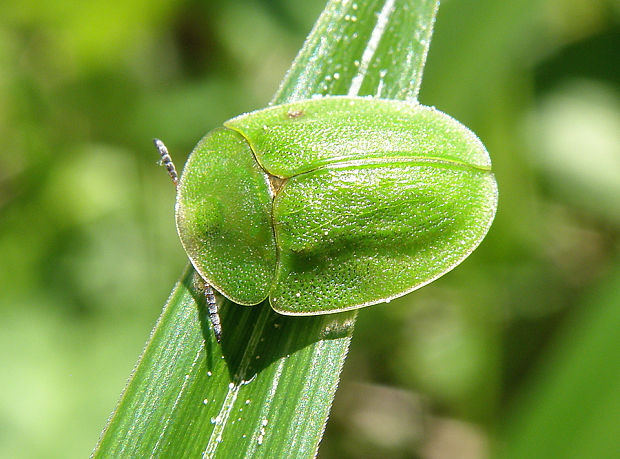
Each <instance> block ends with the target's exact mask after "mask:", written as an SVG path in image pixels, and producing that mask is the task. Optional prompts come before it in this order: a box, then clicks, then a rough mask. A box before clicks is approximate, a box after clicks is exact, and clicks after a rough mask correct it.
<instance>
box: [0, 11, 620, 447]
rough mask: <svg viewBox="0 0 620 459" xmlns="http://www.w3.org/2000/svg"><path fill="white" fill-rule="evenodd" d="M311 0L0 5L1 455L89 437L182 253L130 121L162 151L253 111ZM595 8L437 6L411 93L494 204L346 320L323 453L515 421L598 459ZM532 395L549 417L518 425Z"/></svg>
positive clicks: (611, 114) (611, 24) (613, 29)
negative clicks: (486, 157) (447, 124)
mask: <svg viewBox="0 0 620 459" xmlns="http://www.w3.org/2000/svg"><path fill="white" fill-rule="evenodd" d="M324 3H325V2H324V1H323V0H314V1H306V2H290V1H285V0H275V1H266V0H234V1H226V2H217V3H216V2H204V1H199V0H190V1H186V2H173V1H170V0H168V1H155V2H149V3H148V4H146V3H144V2H142V1H135V0H124V1H122V2H119V1H116V2H112V3H111V2H110V1H103V0H94V1H91V2H83V3H80V4H78V2H75V1H69V0H58V1H55V2H34V1H18V2H11V1H8V2H0V64H1V69H2V70H0V139H2V148H1V149H0V162H1V164H2V167H0V291H2V294H1V295H0V317H1V319H2V320H1V321H0V361H1V362H2V372H1V374H2V375H1V376H0V420H1V422H2V429H0V456H2V457H15V458H19V457H59V458H66V457H84V456H85V455H87V454H88V453H89V452H90V451H91V449H92V446H93V440H94V439H95V438H96V437H97V435H98V434H99V432H101V429H102V428H103V426H104V423H105V419H106V416H107V415H108V414H109V412H110V408H111V407H112V406H114V404H115V403H116V402H117V400H118V394H119V393H120V392H121V391H122V388H123V386H124V385H125V382H126V378H127V375H128V374H129V373H130V372H131V369H132V368H133V366H134V365H135V360H136V356H137V355H138V354H139V353H140V351H141V349H142V348H143V346H144V338H145V334H146V333H148V330H150V329H151V328H152V325H153V323H154V322H155V320H156V318H157V315H158V314H159V312H160V311H159V306H158V305H161V304H162V303H163V300H164V299H165V298H166V297H167V295H168V294H169V291H170V287H171V279H175V278H177V276H178V275H179V273H180V272H181V271H182V270H183V266H184V265H185V263H186V261H185V260H186V257H185V254H184V252H183V250H182V248H181V246H180V244H179V242H178V237H177V235H176V231H175V228H174V222H173V219H172V214H171V212H172V210H171V209H172V208H173V205H174V192H173V190H172V187H171V185H170V183H169V180H168V178H167V177H166V176H165V173H163V172H162V170H161V169H160V168H158V167H157V166H156V158H155V157H154V155H155V152H154V151H153V146H152V143H151V139H152V138H153V137H159V138H162V139H164V140H165V141H166V144H167V145H168V147H169V148H170V150H171V151H172V152H173V153H175V160H176V161H177V162H182V161H183V159H184V158H183V155H182V154H180V153H178V152H189V151H190V150H191V148H192V147H193V146H194V144H195V143H196V141H197V140H198V139H199V138H200V137H201V136H202V135H204V133H205V132H206V131H207V130H208V129H210V128H211V127H214V126H219V125H221V123H222V121H223V120H226V119H229V118H231V117H233V116H235V115H237V114H239V113H242V112H244V111H247V110H251V109H254V108H260V107H263V106H265V101H267V100H269V99H270V98H271V96H272V94H273V93H274V91H275V90H276V86H277V82H278V81H279V80H280V79H281V78H282V75H283V74H284V72H285V71H286V69H287V68H288V67H289V65H290V61H291V58H292V57H293V56H294V55H295V53H296V51H297V50H298V49H299V48H300V46H301V44H302V42H303V39H304V37H305V36H306V35H307V33H308V31H309V30H310V28H311V27H312V23H313V22H314V20H315V19H316V17H317V16H318V14H319V13H320V11H321V9H322V8H323V7H324ZM357 3H358V4H359V7H360V8H362V3H363V2H361V1H359V2H357ZM619 18H620V10H619V8H618V2H616V1H614V0H595V1H592V0H570V1H564V0H543V1H534V0H515V1H511V2H506V1H504V2H498V1H496V0H478V1H476V2H468V3H467V6H464V2H456V1H451V2H448V1H445V2H442V5H441V9H440V13H439V15H438V17H437V23H436V26H435V32H434V35H433V42H432V46H431V48H430V53H429V58H428V62H427V65H426V66H425V76H424V83H423V85H422V89H421V91H420V100H421V102H422V103H424V104H426V105H434V106H437V107H438V108H439V109H440V110H442V111H444V112H446V113H449V114H450V115H452V116H454V117H455V118H456V119H458V120H459V121H461V122H462V123H463V124H465V125H467V126H468V127H470V128H471V129H472V130H473V131H474V132H476V133H477V134H478V135H479V136H480V138H481V139H482V140H483V142H484V144H485V145H486V147H487V148H488V150H489V151H490V152H491V155H492V157H493V168H494V171H495V173H496V176H497V180H498V182H499V183H500V184H501V202H500V207H499V209H498V213H497V216H496V219H495V222H494V224H493V227H492V229H491V231H490V232H489V234H488V236H487V238H486V239H485V240H484V242H483V243H482V244H481V246H480V247H479V248H478V249H477V250H476V252H475V253H474V254H473V255H472V256H471V257H469V258H468V259H467V260H466V261H465V262H464V263H463V265H462V266H461V267H460V268H458V269H456V270H454V271H453V272H451V273H450V274H448V275H446V276H444V277H443V278H442V279H440V280H438V281H437V282H435V283H433V284H432V285H429V286H427V287H425V288H423V289H421V290H419V291H417V292H416V293H415V294H412V295H409V296H407V297H405V298H402V299H398V300H394V301H393V302H392V303H391V304H390V305H389V306H385V307H384V306H378V307H374V308H370V309H367V310H365V311H363V312H362V313H360V314H359V317H358V320H357V322H356V325H355V327H356V328H355V339H353V340H352V342H351V350H350V353H349V357H348V359H347V365H346V366H345V371H344V373H343V378H342V382H341V384H340V388H339V389H338V392H337V395H336V398H335V401H334V408H333V410H332V414H331V415H330V421H329V422H328V424H327V431H326V435H325V438H324V439H323V441H322V444H321V456H322V457H325V458H328V457H368V456H374V457H389V456H392V457H411V456H415V455H422V454H433V453H436V454H440V453H441V452H444V455H445V456H448V457H454V456H455V455H456V453H455V449H454V448H452V449H451V448H450V445H458V446H456V447H455V448H457V451H456V452H457V453H460V454H467V453H469V454H470V455H475V454H477V453H480V454H479V455H482V453H483V452H484V451H488V450H489V449H491V448H492V447H493V446H495V445H508V446H507V448H509V449H510V451H513V452H514V453H513V455H514V454H518V453H520V452H521V451H523V449H522V447H523V445H524V442H527V441H528V437H529V435H530V434H531V433H532V432H536V433H537V436H536V442H539V441H544V442H545V443H546V445H549V448H555V446H556V445H560V446H562V447H564V446H566V445H569V444H571V442H573V441H574V442H575V443H573V444H574V445H575V448H574V449H573V451H575V454H577V453H580V452H582V451H585V450H588V452H590V453H591V454H588V455H589V456H592V457H596V456H599V457H600V456H603V454H602V453H601V451H602V450H604V449H605V448H606V445H609V442H608V441H607V440H606V439H607V438H609V437H608V435H610V434H613V433H614V432H617V430H615V429H617V425H618V422H617V420H616V419H615V417H614V416H613V415H612V414H610V413H615V411H613V408H614V406H615V405H614V404H615V403H617V402H615V401H614V400H615V399H614V398H613V396H609V395H605V394H608V393H609V392H608V390H609V389H608V388H609V387H613V388H615V387H618V385H619V382H618V376H617V374H616V373H615V371H616V369H617V368H618V355H617V351H616V349H617V345H616V344H614V341H613V340H612V339H610V338H608V336H610V335H608V331H606V329H605V327H604V324H608V325H609V326H612V325H613V324H614V323H615V322H613V311H616V310H617V304H618V299H617V298H616V297H615V296H614V295H612V294H611V293H609V292H610V291H617V285H618V279H617V276H616V275H614V274H612V273H614V272H616V271H617V268H616V267H617V266H618V265H620V253H619V252H620V251H619V248H620V238H619V236H618V235H619V234H620V224H619V221H620V220H619V219H618V202H617V201H618V200H617V196H618V191H617V186H618V180H617V178H616V177H615V175H614V174H616V173H617V171H618V167H617V160H618V158H619V157H620V155H619V154H618V144H619V141H618V138H617V135H618V132H620V129H619V128H618V123H619V121H618V120H619V119H620V99H619V95H618V94H620V81H619V79H618V75H620V68H619V67H618V65H619V64H618V59H617V50H618V49H619V48H620V43H619V42H620V38H619V37H620V20H619ZM330 33H338V36H339V37H340V38H344V37H345V35H341V34H340V33H339V32H333V31H329V30H328V28H326V29H324V30H322V34H323V35H329V34H330ZM348 45H349V49H353V47H354V46H355V44H354V43H351V42H349V43H348ZM380 46H381V45H379V47H380ZM400 56H409V57H411V58H407V59H406V60H407V62H409V64H410V65H411V66H413V67H415V66H416V65H419V61H416V58H417V57H418V56H419V54H416V53H415V52H413V51H412V52H411V53H408V52H406V51H405V52H403V51H402V50H400V51H399V52H396V53H392V54H389V59H397V58H398V57H400ZM390 65H391V64H390V63H388V62H386V63H385V65H381V66H380V67H377V70H379V71H380V70H382V69H385V68H387V67H390ZM339 72H348V74H351V73H353V72H354V69H353V68H350V67H347V68H346V69H340V70H339ZM333 74H334V73H333V71H330V73H327V71H326V72H325V73H323V74H317V75H315V74H312V76H309V75H307V74H306V73H304V68H302V67H300V68H298V69H297V70H296V75H301V76H302V78H297V77H296V76H294V77H293V78H291V79H290V80H287V81H288V83H287V84H286V85H285V86H283V87H282V89H280V90H279V94H281V95H282V98H281V99H280V100H279V101H281V102H285V101H286V100H288V99H289V98H290V97H292V96H293V95H294V94H296V93H298V91H299V90H298V87H297V86H296V85H297V84H299V82H302V81H308V80H309V79H312V80H316V81H317V82H319V83H321V82H324V83H325V85H326V87H325V89H322V91H324V92H327V91H331V90H332V89H335V90H336V91H338V92H339V93H341V94H346V93H347V92H348V91H347V88H345V83H343V79H342V78H340V79H338V80H336V79H333V78H332V79H331V80H329V81H327V80H326V77H327V76H328V75H330V76H332V77H333ZM343 74H344V73H341V75H343ZM376 78H377V80H379V79H380V75H377V77H376ZM386 78H405V77H402V76H401V75H399V74H395V73H394V74H392V73H388V74H387V75H386ZM387 87H388V85H385V86H384V88H386V89H385V90H387ZM361 89H362V91H361V95H368V94H374V92H372V91H371V90H370V89H369V90H366V92H364V85H362V87H361ZM383 95H385V97H397V95H396V94H390V93H384V94H383ZM614 289H615V290H614ZM599 292H600V293H599ZM605 292H607V293H605ZM599 304H600V305H601V306H598V305H599ZM606 311H607V312H606ZM610 311H611V312H610ZM586 313H588V315H589V317H586V318H584V317H585V316H584V315H583V314H586ZM590 314H591V315H590ZM596 317H598V319H596ZM573 318H574V319H573ZM616 328H617V327H616ZM571 330H572V332H571ZM601 330H602V331H601ZM577 336H580V337H581V338H580V339H577ZM597 340H599V344H598V345H594V344H593V343H595V342H596V341H597ZM577 348H578V349H577ZM581 349H584V350H586V351H588V355H587V356H585V357H584V354H579V352H578V351H579V350H581ZM556 361H557V362H558V363H554V362H556ZM601 361H602V362H603V364H601ZM571 369H572V371H571ZM577 370H578V371H577ZM616 392H617V391H616ZM529 394H532V395H529ZM550 397H551V398H550ZM599 397H600V398H599ZM606 397H607V398H606ZM545 401H548V402H549V403H551V404H553V409H554V410H558V411H555V412H556V413H558V415H557V416H556V415H550V416H549V417H547V418H545V419H542V420H541V419H540V418H539V419H536V414H537V413H538V414H539V415H540V416H544V413H543V412H542V411H540V410H538V407H539V406H542V405H539V404H540V403H544V402H545ZM203 406H206V405H203ZM599 406H602V408H601V410H598V408H597V407H599ZM572 407H575V410H572ZM616 411H617V410H616ZM545 412H546V413H552V412H553V410H551V408H549V411H547V409H545ZM566 413H568V414H566ZM598 413H600V415H598ZM558 416H560V417H558ZM560 418H561V420H562V422H551V421H550V419H560ZM567 432H569V433H570V434H567ZM573 433H575V435H573ZM577 434H579V435H577ZM616 436H617V435H616ZM569 440H570V441H569ZM612 440H613V439H612ZM577 443H579V444H578V445H577ZM532 444H534V443H532ZM510 445H514V446H510ZM591 448H592V449H591ZM596 448H599V449H596ZM446 450H447V452H446ZM547 451H549V450H547ZM563 451H566V450H563ZM612 452H613V451H612ZM599 453H600V454H599ZM541 455H542V454H541ZM560 455H561V454H560ZM539 456H540V455H539ZM556 456H557V455H556Z"/></svg>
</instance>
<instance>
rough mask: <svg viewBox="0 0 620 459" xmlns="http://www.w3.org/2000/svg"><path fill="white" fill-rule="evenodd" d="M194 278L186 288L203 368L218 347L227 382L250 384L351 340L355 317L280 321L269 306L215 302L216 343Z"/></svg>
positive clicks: (283, 318)
mask: <svg viewBox="0 0 620 459" xmlns="http://www.w3.org/2000/svg"><path fill="white" fill-rule="evenodd" d="M199 285H200V283H199V282H198V279H197V274H195V273H194V275H192V276H188V277H187V278H186V281H185V286H186V287H187V288H188V290H189V292H190V293H191V295H192V297H193V299H194V301H195V302H196V305H197V309H198V311H197V312H198V317H199V321H200V327H201V329H202V330H201V331H202V335H203V338H204V340H205V352H206V355H205V358H206V360H207V362H206V366H207V368H210V369H213V368H214V367H215V356H216V355H217V354H219V353H220V352H218V350H217V346H221V354H222V355H223V357H224V361H225V362H226V366H227V368H228V372H229V376H230V379H231V381H236V382H242V381H249V380H251V379H252V378H253V377H254V375H256V374H258V373H260V372H261V371H263V370H264V369H265V368H267V367H269V366H270V365H271V364H272V363H273V362H275V361H277V360H279V359H281V358H283V357H290V356H293V355H294V354H295V353H297V352H299V351H302V350H303V349H305V348H307V347H308V346H313V345H315V344H316V343H318V342H319V341H323V340H332V339H345V338H348V337H350V336H351V334H352V332H353V324H354V322H355V316H356V312H355V311H350V312H344V313H337V314H327V315H319V316H306V317H299V316H296V317H295V316H284V315H282V314H278V313H277V312H275V311H273V309H271V306H270V305H269V301H264V302H262V303H261V304H258V305H255V306H241V305H238V304H235V303H233V302H231V301H229V300H227V299H224V298H221V297H220V298H218V303H219V305H220V309H219V312H220V319H221V323H222V341H221V343H219V344H218V343H217V341H216V340H215V336H214V334H213V330H212V328H211V323H210V321H209V314H208V311H207V306H206V301H205V295H204V292H203V291H202V290H201V288H200V286H199Z"/></svg>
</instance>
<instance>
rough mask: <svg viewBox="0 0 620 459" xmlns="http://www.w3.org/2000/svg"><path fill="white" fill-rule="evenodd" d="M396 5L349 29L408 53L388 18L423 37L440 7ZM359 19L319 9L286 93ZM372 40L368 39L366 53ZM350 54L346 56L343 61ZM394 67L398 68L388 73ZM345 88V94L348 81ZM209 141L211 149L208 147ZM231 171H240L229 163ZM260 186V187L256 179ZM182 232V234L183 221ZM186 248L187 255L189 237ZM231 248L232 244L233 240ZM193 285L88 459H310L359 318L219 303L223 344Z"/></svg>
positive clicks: (171, 312) (178, 297)
mask: <svg viewBox="0 0 620 459" xmlns="http://www.w3.org/2000/svg"><path fill="white" fill-rule="evenodd" d="M403 5H408V2H404V3H403ZM403 5H394V4H393V3H392V2H386V3H384V2H383V1H382V0H379V1H377V2H375V3H374V4H373V8H368V9H366V10H365V11H364V12H363V13H360V14H358V16H357V20H356V21H355V22H356V25H355V27H354V30H356V31H359V32H360V33H366V34H368V31H373V30H377V29H380V32H381V34H382V39H383V40H385V41H388V42H390V43H392V45H393V46H394V47H395V48H403V49H406V48H407V46H411V43H410V40H409V39H408V38H406V37H407V36H408V35H407V34H406V32H409V30H407V29H401V28H399V27H386V25H388V24H390V23H391V22H392V21H394V22H396V23H400V24H403V26H404V25H407V24H408V22H406V21H402V18H403V17H405V18H406V17H407V16H408V15H411V14H415V15H419V16H420V17H419V18H418V19H419V20H420V21H421V22H422V23H426V24H428V25H429V27H427V28H426V29H425V30H428V33H430V30H431V28H430V25H431V24H432V23H433V19H434V15H435V12H436V6H435V4H434V2H428V3H424V2H423V3H421V4H420V5H419V8H418V9H412V10H409V9H408V8H398V7H397V6H403ZM366 6H370V3H368V4H366ZM356 10H357V7H356V6H354V5H349V6H348V7H345V6H344V5H342V4H341V3H340V2H339V1H334V2H332V3H329V4H328V5H327V7H326V9H325V11H324V12H323V14H322V15H321V17H320V18H319V19H318V21H317V25H316V26H315V28H314V29H313V32H312V33H311V34H310V36H309V37H308V39H307V40H306V43H305V44H304V47H303V48H302V51H301V52H300V54H299V56H298V58H297V59H296V60H295V62H294V63H293V67H292V69H291V71H289V73H288V75H287V77H286V78H285V80H284V82H283V87H285V86H286V85H287V83H288V82H289V81H288V79H290V78H292V75H294V74H295V69H296V68H299V67H303V68H304V69H307V68H308V67H312V65H313V62H314V63H318V62H321V61H320V60H318V61H317V60H316V59H313V60H304V58H303V56H304V55H305V56H308V55H312V56H314V55H316V53H315V52H310V53H309V52H308V50H309V49H310V50H313V49H314V50H317V49H318V48H319V47H320V48H321V52H322V53H324V56H323V57H324V58H327V56H328V55H329V54H330V52H333V51H338V50H339V49H340V48H341V47H342V46H343V42H342V41H341V40H337V39H328V40H326V39H325V38H324V37H323V36H321V32H320V31H321V29H322V28H324V27H325V26H329V27H333V28H337V27H338V24H341V23H343V24H346V23H347V22H349V19H347V18H349V17H350V15H351V14H352V13H354V12H355V11H356ZM377 14H378V16H377ZM376 17H378V19H376ZM381 18H383V19H381ZM372 43H373V40H372V39H370V40H369V42H368V45H367V46H371V44H372ZM427 43H428V40H427ZM366 49H367V48H363V47H362V48H361V49H360V53H362V54H364V53H366ZM423 49H424V50H425V49H427V47H426V46H424V47H423ZM376 56H377V58H379V57H380V55H376ZM354 57H355V56H353V55H350V56H349V59H353V58H354ZM359 58H360V59H361V58H362V57H361V56H360V57H359ZM342 59H344V58H342ZM369 59H370V62H369V64H370V63H372V62H373V61H374V60H375V58H374V55H373V56H370V58H369ZM347 62H348V61H346V60H340V61H334V60H332V61H331V64H330V65H319V68H320V71H330V70H336V69H337V68H340V66H342V65H345V64H347ZM402 62H403V63H404V64H405V65H403V69H402V71H406V70H407V69H408V68H409V69H410V70H411V71H412V72H420V71H421V68H416V67H408V65H407V60H403V61H402ZM349 64H350V62H349ZM399 69H400V67H399V66H398V63H397V62H395V63H394V70H395V71H399ZM373 73H374V72H373V71H372V70H369V69H366V70H364V71H363V72H359V73H357V74H356V76H358V75H359V76H361V78H362V79H364V78H365V76H366V75H368V76H372V75H373ZM410 78H411V80H413V81H420V78H419V75H416V74H411V75H410ZM350 83H351V86H353V84H354V79H352V80H351V82H350ZM394 89H396V88H394ZM319 91H320V88H318V87H315V86H313V85H312V84H310V83H307V85H306V86H305V87H303V86H298V88H297V93H296V94H297V96H298V97H300V98H304V99H307V98H309V97H311V96H312V95H313V94H314V93H317V92H319ZM412 91H413V89H412ZM405 93H407V92H405ZM407 94H408V93H407ZM409 95H411V94H409ZM228 132H230V133H231V134H233V137H231V136H230V135H227V136H226V137H225V138H222V134H223V133H225V131H221V130H219V131H216V132H215V134H214V136H215V139H216V143H217V144H218V145H221V143H222V142H226V143H225V144H228V145H229V146H230V147H231V148H233V149H235V148H236V149H237V151H238V148H237V147H236V145H237V144H238V143H239V140H238V139H236V137H238V136H237V134H234V133H233V131H228ZM212 138H213V137H212ZM204 143H205V142H204V141H203V142H202V143H201V147H199V150H198V151H199V152H200V151H202V145H203V144H204ZM206 144H207V149H208V148H209V142H208V141H207V142H206ZM244 150H245V151H244ZM243 152H246V153H248V155H247V158H248V159H249V160H250V161H252V162H253V161H254V160H253V158H252V155H251V152H249V151H247V148H244V147H242V149H241V153H243ZM196 157H198V158H202V157H201V156H196V155H194V156H192V159H194V158H196ZM233 158H234V156H233ZM234 164H235V167H236V165H237V163H234ZM190 166H192V167H193V166H194V163H190ZM230 167H231V164H230V163H229V164H228V168H230ZM197 169H198V170H197V171H196V169H190V170H191V172H198V175H199V176H203V175H204V173H205V172H212V171H210V170H208V169H209V168H206V169H205V168H201V167H198V168H197ZM241 171H242V172H243V174H242V180H244V181H246V182H248V181H249V182H250V184H252V183H254V182H256V181H252V180H251V178H252V176H253V175H255V174H252V173H248V172H250V171H249V169H248V167H247V164H246V165H245V167H242V168H241ZM222 172H225V171H222ZM485 173H486V174H487V175H489V174H488V172H485ZM191 177H192V176H191V175H190V178H191ZM248 177H249V179H250V180H249V179H248ZM218 178H219V177H218ZM262 182H263V184H264V180H262ZM186 186H187V183H186V179H185V175H184V176H183V178H182V180H181V185H180V187H181V190H182V191H181V196H184V192H188V190H187V188H186ZM198 186H199V185H195V186H194V188H196V187H198ZM245 188H248V187H245ZM249 188H252V187H251V186H250V187H249ZM192 192H194V193H195V189H194V190H189V192H188V194H191V193H192ZM252 197H254V196H252ZM259 197H260V196H259ZM493 197H494V196H493ZM213 201H219V199H217V200H213ZM182 202H184V203H186V204H190V206H189V207H188V208H187V209H185V208H181V215H183V212H185V211H187V212H188V213H189V210H191V202H188V201H182ZM236 204H238V203H236ZM242 207H247V205H243V206H242ZM181 218H182V217H181ZM180 223H181V226H182V223H183V222H182V221H181V222H180ZM250 224H251V223H250ZM191 229H194V228H190V230H191ZM269 230H270V228H269ZM269 233H270V234H271V231H269ZM182 234H184V233H183V232H182ZM242 237H243V236H242ZM217 239H219V238H217ZM233 239H234V238H233ZM183 242H184V244H185V245H186V246H187V239H186V238H184V239H183ZM229 242H230V243H231V244H234V243H235V242H234V240H231V241H229ZM197 250H198V251H200V250H201V248H200V247H198V248H197ZM190 253H192V251H190ZM222 261H223V262H230V260H222ZM200 283H201V281H200V278H199V277H198V276H197V275H196V274H195V273H194V271H193V269H188V270H187V271H186V273H185V275H184V276H183V278H182V280H181V282H180V284H179V285H177V287H176V289H175V291H174V292H173V294H172V296H171V298H170V300H169V302H168V304H167V305H166V306H165V308H164V311H163V313H162V315H161V317H160V320H159V322H158V324H157V326H156V327H155V330H154V331H153V334H152V335H151V339H150V340H149V343H148V344H147V347H146V349H145V351H144V353H143V355H142V358H141V359H140V362H139V364H138V366H137V368H136V370H135V372H134V374H133V376H132V378H131V380H130V382H129V384H128V386H127V388H126V389H125V392H124V394H123V397H122V398H121V401H120V403H119V405H118V407H117V409H116V411H115V412H114V414H113V416H112V418H111V419H110V421H109V423H108V426H107V427H106V429H105V431H104V433H103V435H102V438H101V440H100V443H99V444H98V446H97V448H96V449H95V452H94V456H95V457H116V456H121V457H122V456H131V457H134V456H137V457H141V456H152V455H170V456H194V455H202V456H204V457H232V456H245V457H255V456H270V457H274V456H275V457H313V456H314V455H316V451H317V448H318V444H319V441H320V440H321V437H322V435H323V431H324V429H325V422H326V420H327V416H328V414H329V409H330V407H331V404H332V400H333V397H334V392H335V390H336V386H337V385H338V380H339V378H340V371H341V369H342V364H343V362H344V359H345V357H346V355H347V351H348V347H349V341H350V337H351V336H350V334H351V331H352V327H353V323H354V319H355V315H354V314H353V313H342V314H332V315H323V316H317V317H311V318H305V319H302V318H291V317H283V316H280V315H278V314H276V313H274V312H273V311H272V310H271V309H270V308H269V306H268V304H266V302H265V303H263V304H261V305H260V306H255V307H253V308H243V307H241V306H240V305H236V304H232V303H230V302H229V301H224V302H223V304H222V305H221V306H220V311H221V317H222V331H223V336H222V343H221V346H220V345H218V344H217V343H216V342H215V337H214V334H213V333H212V332H211V331H210V330H209V325H208V320H207V313H206V311H205V306H204V295H203V293H202V289H201V288H200Z"/></svg>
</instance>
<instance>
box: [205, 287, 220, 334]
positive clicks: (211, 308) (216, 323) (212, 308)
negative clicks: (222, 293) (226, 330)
mask: <svg viewBox="0 0 620 459" xmlns="http://www.w3.org/2000/svg"><path fill="white" fill-rule="evenodd" d="M204 287H205V296H206V298H207V311H208V312H209V320H210V321H211V325H213V333H214V334H215V339H216V340H217V342H218V343H219V342H220V341H221V340H222V323H221V322H220V315H219V313H218V310H217V303H216V302H215V294H214V293H213V287H211V286H210V285H209V284H207V283H205V285H204Z"/></svg>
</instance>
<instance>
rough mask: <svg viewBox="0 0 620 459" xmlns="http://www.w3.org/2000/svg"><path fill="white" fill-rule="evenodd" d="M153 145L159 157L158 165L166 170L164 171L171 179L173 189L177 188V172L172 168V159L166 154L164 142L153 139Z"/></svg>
mask: <svg viewBox="0 0 620 459" xmlns="http://www.w3.org/2000/svg"><path fill="white" fill-rule="evenodd" d="M153 143H154V144H155V147H157V151H159V156H161V159H160V160H159V164H160V165H162V166H164V167H165V168H166V170H167V171H168V175H169V176H170V178H171V179H172V183H174V186H175V187H178V186H179V175H178V174H177V170H176V168H175V167H174V163H173V162H172V158H171V157H170V154H169V153H168V149H167V148H166V145H164V142H162V141H161V140H159V139H153Z"/></svg>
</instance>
